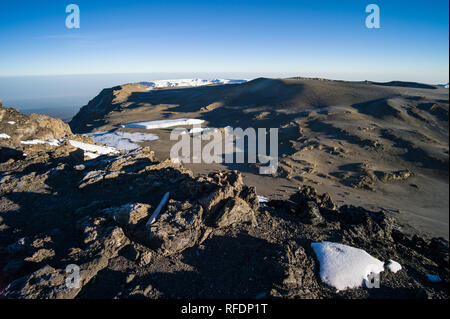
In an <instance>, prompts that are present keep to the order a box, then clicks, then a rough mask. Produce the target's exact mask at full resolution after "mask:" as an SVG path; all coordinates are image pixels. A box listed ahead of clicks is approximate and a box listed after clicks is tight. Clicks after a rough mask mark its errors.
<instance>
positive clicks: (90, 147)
mask: <svg viewBox="0 0 450 319" xmlns="http://www.w3.org/2000/svg"><path fill="white" fill-rule="evenodd" d="M68 141H69V143H70V144H71V145H72V146H74V147H76V148H79V149H82V150H83V151H84V154H85V155H86V156H88V157H89V158H96V157H98V156H100V155H107V154H110V153H118V152H117V150H116V149H115V148H114V147H109V146H99V145H94V144H88V143H83V142H78V141H74V140H68Z"/></svg>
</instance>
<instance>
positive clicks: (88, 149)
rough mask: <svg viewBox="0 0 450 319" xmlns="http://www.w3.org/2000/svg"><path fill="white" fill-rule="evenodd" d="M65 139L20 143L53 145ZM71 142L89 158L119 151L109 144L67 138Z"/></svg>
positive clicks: (23, 142)
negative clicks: (95, 143) (102, 144)
mask: <svg viewBox="0 0 450 319" xmlns="http://www.w3.org/2000/svg"><path fill="white" fill-rule="evenodd" d="M64 141H65V139H59V140H38V139H35V140H27V141H20V143H22V144H25V145H37V144H45V143H47V144H49V145H51V146H58V145H59V144H60V143H62V142H64ZM67 141H69V143H70V144H71V145H72V146H74V147H76V148H79V149H81V150H83V151H84V155H85V156H88V157H89V158H91V159H93V158H96V157H98V156H100V155H106V154H110V153H118V151H117V149H115V148H113V147H109V146H100V145H94V144H88V143H83V142H78V141H74V140H67Z"/></svg>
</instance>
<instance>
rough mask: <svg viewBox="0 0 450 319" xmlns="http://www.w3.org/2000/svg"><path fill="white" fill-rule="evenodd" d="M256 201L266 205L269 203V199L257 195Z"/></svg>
mask: <svg viewBox="0 0 450 319" xmlns="http://www.w3.org/2000/svg"><path fill="white" fill-rule="evenodd" d="M258 201H259V202H260V203H267V202H268V201H269V199H268V198H267V197H264V196H260V195H258Z"/></svg>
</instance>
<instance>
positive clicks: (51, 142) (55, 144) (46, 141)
mask: <svg viewBox="0 0 450 319" xmlns="http://www.w3.org/2000/svg"><path fill="white" fill-rule="evenodd" d="M59 142H60V141H59V140H37V139H36V140H27V141H20V143H22V144H25V145H38V144H45V143H47V144H50V145H52V146H58V145H59Z"/></svg>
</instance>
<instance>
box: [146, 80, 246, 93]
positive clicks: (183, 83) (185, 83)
mask: <svg viewBox="0 0 450 319" xmlns="http://www.w3.org/2000/svg"><path fill="white" fill-rule="evenodd" d="M247 81H248V80H232V79H212V80H205V79H175V80H157V81H152V82H140V84H144V85H147V86H149V88H148V89H149V90H153V89H154V88H165V87H194V86H203V85H211V84H239V83H245V82H247Z"/></svg>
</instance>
